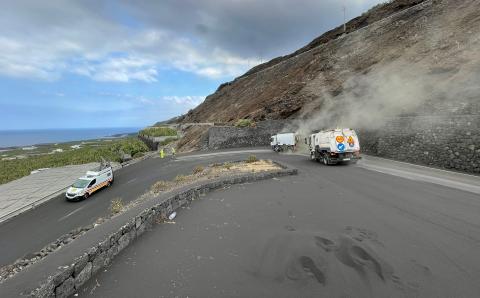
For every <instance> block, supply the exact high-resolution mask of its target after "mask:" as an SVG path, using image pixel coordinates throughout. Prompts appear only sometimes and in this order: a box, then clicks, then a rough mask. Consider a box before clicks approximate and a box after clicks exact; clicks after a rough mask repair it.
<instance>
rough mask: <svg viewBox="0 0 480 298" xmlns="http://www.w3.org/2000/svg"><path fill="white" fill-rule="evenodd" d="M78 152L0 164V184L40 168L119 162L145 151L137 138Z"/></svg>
mask: <svg viewBox="0 0 480 298" xmlns="http://www.w3.org/2000/svg"><path fill="white" fill-rule="evenodd" d="M82 146H84V147H80V148H78V149H72V148H68V149H67V148H66V149H65V150H64V151H62V152H55V153H51V152H50V153H44V154H36V155H28V156H22V158H18V159H11V160H0V184H3V183H7V182H9V181H12V180H15V179H18V178H21V177H24V176H27V175H29V174H30V172H31V171H33V170H37V169H41V168H54V167H62V166H66V165H78V164H84V163H89V162H99V161H100V160H101V158H102V157H103V158H104V159H105V160H108V161H112V162H120V161H121V160H122V155H123V154H130V155H131V156H133V157H137V156H140V155H142V154H144V153H145V152H147V151H149V149H148V147H147V146H146V145H145V143H143V142H142V141H140V140H138V139H137V138H125V139H118V140H109V141H108V142H106V141H105V142H92V143H91V144H86V145H82Z"/></svg>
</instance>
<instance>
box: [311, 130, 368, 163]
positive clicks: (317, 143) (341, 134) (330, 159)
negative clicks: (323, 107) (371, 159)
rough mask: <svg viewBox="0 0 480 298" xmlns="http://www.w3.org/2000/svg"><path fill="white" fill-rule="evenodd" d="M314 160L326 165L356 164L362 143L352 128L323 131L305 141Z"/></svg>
mask: <svg viewBox="0 0 480 298" xmlns="http://www.w3.org/2000/svg"><path fill="white" fill-rule="evenodd" d="M305 144H307V145H308V148H309V150H310V158H311V159H312V160H316V161H321V162H323V163H324V164H325V165H331V164H337V163H356V162H357V161H358V160H359V159H360V158H361V157H360V142H359V141H358V137H357V134H356V133H355V131H354V130H353V129H350V128H337V129H332V130H322V131H319V132H317V133H314V134H311V135H310V136H309V137H308V138H306V139H305Z"/></svg>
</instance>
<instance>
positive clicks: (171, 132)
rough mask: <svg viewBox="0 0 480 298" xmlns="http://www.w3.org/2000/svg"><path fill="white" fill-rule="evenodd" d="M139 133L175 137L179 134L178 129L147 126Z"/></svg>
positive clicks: (150, 135)
mask: <svg viewBox="0 0 480 298" xmlns="http://www.w3.org/2000/svg"><path fill="white" fill-rule="evenodd" d="M138 134H139V135H142V136H147V137H170V136H172V137H173V136H177V131H176V130H175V129H173V128H170V127H147V128H145V129H142V130H141V131H139V132H138Z"/></svg>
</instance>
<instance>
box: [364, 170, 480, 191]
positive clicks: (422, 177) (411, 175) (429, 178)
mask: <svg viewBox="0 0 480 298" xmlns="http://www.w3.org/2000/svg"><path fill="white" fill-rule="evenodd" d="M358 166H360V167H362V168H364V169H367V170H371V171H376V172H380V173H384V174H389V175H393V176H397V177H402V178H406V179H410V180H414V181H423V182H430V183H434V184H438V185H443V186H447V187H450V188H456V189H460V190H463V191H468V192H472V193H475V194H480V186H477V185H472V184H468V183H463V182H459V181H454V180H450V179H446V178H441V177H435V176H433V175H429V174H428V173H426V174H423V173H415V172H412V171H408V170H400V169H393V168H386V167H382V166H374V165H368V164H360V165H358Z"/></svg>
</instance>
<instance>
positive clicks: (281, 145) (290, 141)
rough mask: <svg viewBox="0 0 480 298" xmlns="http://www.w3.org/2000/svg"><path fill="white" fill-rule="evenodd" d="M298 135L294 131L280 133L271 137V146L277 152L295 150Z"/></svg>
mask: <svg viewBox="0 0 480 298" xmlns="http://www.w3.org/2000/svg"><path fill="white" fill-rule="evenodd" d="M297 140H298V137H297V136H296V135H295V133H293V132H288V133H279V134H276V135H273V136H271V137H270V146H271V147H272V150H273V151H275V152H280V151H288V150H290V151H294V150H295V149H296V146H297Z"/></svg>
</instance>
